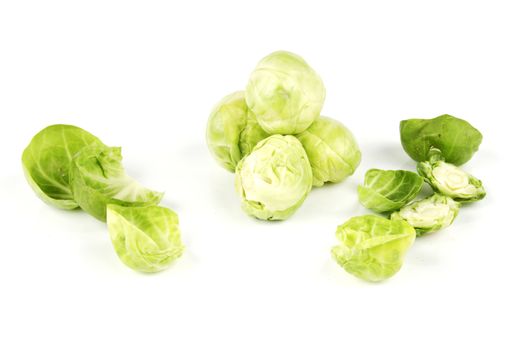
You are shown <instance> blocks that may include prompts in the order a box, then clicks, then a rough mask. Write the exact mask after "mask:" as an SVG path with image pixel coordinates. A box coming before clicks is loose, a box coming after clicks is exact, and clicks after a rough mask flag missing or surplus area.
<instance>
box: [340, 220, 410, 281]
mask: <svg viewBox="0 0 525 350" xmlns="http://www.w3.org/2000/svg"><path fill="white" fill-rule="evenodd" d="M336 236H337V238H338V239H339V241H340V242H341V244H340V245H338V246H335V247H334V248H332V257H333V258H334V259H335V261H337V263H338V264H339V265H340V266H341V267H342V268H344V269H345V270H346V271H347V272H349V273H351V274H353V275H355V276H357V277H359V278H362V279H364V280H367V281H372V282H377V281H382V280H385V279H387V278H389V277H391V276H393V275H394V274H395V273H396V272H398V271H399V269H400V268H401V266H402V265H403V260H404V257H405V254H406V252H407V251H408V249H409V248H410V247H411V246H412V244H413V242H414V239H415V237H416V232H415V231H414V228H412V226H410V225H409V224H408V223H407V222H406V221H403V220H398V221H391V220H388V219H385V218H383V217H380V216H375V215H364V216H356V217H353V218H351V219H350V220H348V221H347V222H345V223H344V224H342V225H340V226H339V227H338V228H337V232H336Z"/></svg>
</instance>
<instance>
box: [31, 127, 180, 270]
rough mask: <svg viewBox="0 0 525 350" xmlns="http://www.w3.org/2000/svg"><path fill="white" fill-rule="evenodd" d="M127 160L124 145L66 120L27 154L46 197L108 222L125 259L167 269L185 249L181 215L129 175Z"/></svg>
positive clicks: (41, 194) (42, 133)
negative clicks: (113, 143)
mask: <svg viewBox="0 0 525 350" xmlns="http://www.w3.org/2000/svg"><path fill="white" fill-rule="evenodd" d="M121 161H122V156H121V150H120V147H108V146H106V145H104V144H103V143H102V141H100V140H99V139H98V138H97V137H95V136H94V135H92V134H90V133H89V132H87V131H85V130H83V129H81V128H78V127H76V126H72V125H61V124H59V125H51V126H49V127H47V128H45V129H43V130H42V131H40V132H39V133H38V134H36V135H35V136H34V137H33V139H32V140H31V142H30V143H29V145H28V146H27V148H26V149H25V150H24V152H23V155H22V165H23V169H24V173H25V175H26V178H27V181H28V182H29V184H30V186H31V188H32V189H33V190H34V191H35V193H36V194H37V195H38V196H39V197H40V198H41V199H42V200H43V201H44V202H46V203H47V204H50V205H52V206H54V207H57V208H60V209H69V210H71V209H76V208H78V207H80V208H82V209H83V210H85V211H86V212H88V213H89V214H91V215H92V216H94V217H95V218H97V219H99V220H101V221H107V225H108V229H109V234H110V237H111V241H112V242H113V247H114V248H115V251H116V253H117V254H118V256H119V258H120V259H121V260H122V262H124V263H125V264H126V265H127V266H129V267H131V268H132V269H134V270H137V271H142V272H156V271H160V270H163V269H165V268H166V267H168V265H169V264H170V263H171V262H173V261H174V260H175V259H177V258H178V257H180V256H181V255H182V253H183V251H184V246H183V244H182V242H181V238H180V231H179V219H178V216H177V214H176V213H175V212H173V211H172V210H171V209H168V208H164V207H160V206H158V205H157V204H159V202H160V200H161V199H162V196H163V194H162V193H159V192H155V191H152V190H150V189H147V188H145V187H143V186H142V185H140V184H139V183H138V182H137V181H136V180H135V179H133V178H132V177H130V176H128V175H127V174H126V172H125V171H124V168H123V167H122V164H121Z"/></svg>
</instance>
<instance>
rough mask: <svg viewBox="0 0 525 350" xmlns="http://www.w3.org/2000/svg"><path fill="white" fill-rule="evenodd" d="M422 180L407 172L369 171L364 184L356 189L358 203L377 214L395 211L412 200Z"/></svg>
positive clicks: (419, 189)
mask: <svg viewBox="0 0 525 350" xmlns="http://www.w3.org/2000/svg"><path fill="white" fill-rule="evenodd" d="M421 186H423V178H422V177H421V176H419V175H418V174H416V173H414V172H412V171H407V170H380V169H370V170H368V171H367V172H366V174H365V182H364V184H363V185H359V186H358V187H357V193H358V196H359V202H361V204H362V205H363V206H364V207H365V208H368V209H371V210H373V211H375V212H378V213H384V212H389V211H393V210H397V209H399V208H401V207H403V206H404V205H406V204H407V203H409V202H410V201H411V200H412V199H414V198H415V197H416V196H417V194H418V193H419V191H421Z"/></svg>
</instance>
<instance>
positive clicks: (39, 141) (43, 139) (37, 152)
mask: <svg viewBox="0 0 525 350" xmlns="http://www.w3.org/2000/svg"><path fill="white" fill-rule="evenodd" d="M90 144H97V145H103V144H102V142H101V141H100V140H99V139H98V138H97V137H95V136H93V135H91V134H90V133H89V132H87V131H85V130H83V129H81V128H78V127H76V126H73V125H64V124H56V125H51V126H48V127H47V128H45V129H43V130H41V131H40V132H39V133H38V134H36V135H35V136H34V137H33V139H32V140H31V142H30V143H29V145H28V146H27V147H26V149H25V150H24V153H23V154H22V166H23V168H24V174H25V176H26V179H27V181H28V182H29V185H30V186H31V188H32V189H33V190H34V191H35V193H36V194H37V195H38V197H40V198H41V199H42V200H43V201H44V202H45V203H47V204H50V205H52V206H55V207H58V208H61V209H75V208H78V204H77V202H76V201H75V200H74V199H73V194H72V191H71V186H70V183H69V181H70V180H69V167H70V164H71V160H72V159H73V156H74V155H75V154H76V153H77V152H78V151H80V150H81V149H82V148H84V147H86V146H87V145H90Z"/></svg>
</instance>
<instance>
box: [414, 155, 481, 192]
mask: <svg viewBox="0 0 525 350" xmlns="http://www.w3.org/2000/svg"><path fill="white" fill-rule="evenodd" d="M430 154H431V156H430V160H429V161H426V162H420V163H418V165H417V171H418V173H419V174H420V175H421V176H423V177H424V178H425V181H426V182H427V183H428V184H429V185H430V186H432V188H433V189H434V190H435V191H436V192H439V193H441V194H443V195H445V196H448V197H450V198H452V199H454V200H455V201H458V202H475V201H479V200H481V199H483V198H484V197H485V194H486V192H485V189H484V188H483V184H482V183H481V181H480V180H478V179H477V178H475V177H474V176H472V175H470V174H469V173H467V172H465V171H463V170H461V169H460V168H458V167H457V166H455V165H453V164H449V163H446V162H444V161H443V160H441V159H442V158H441V156H440V155H441V152H440V151H439V150H436V149H431V151H430Z"/></svg>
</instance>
